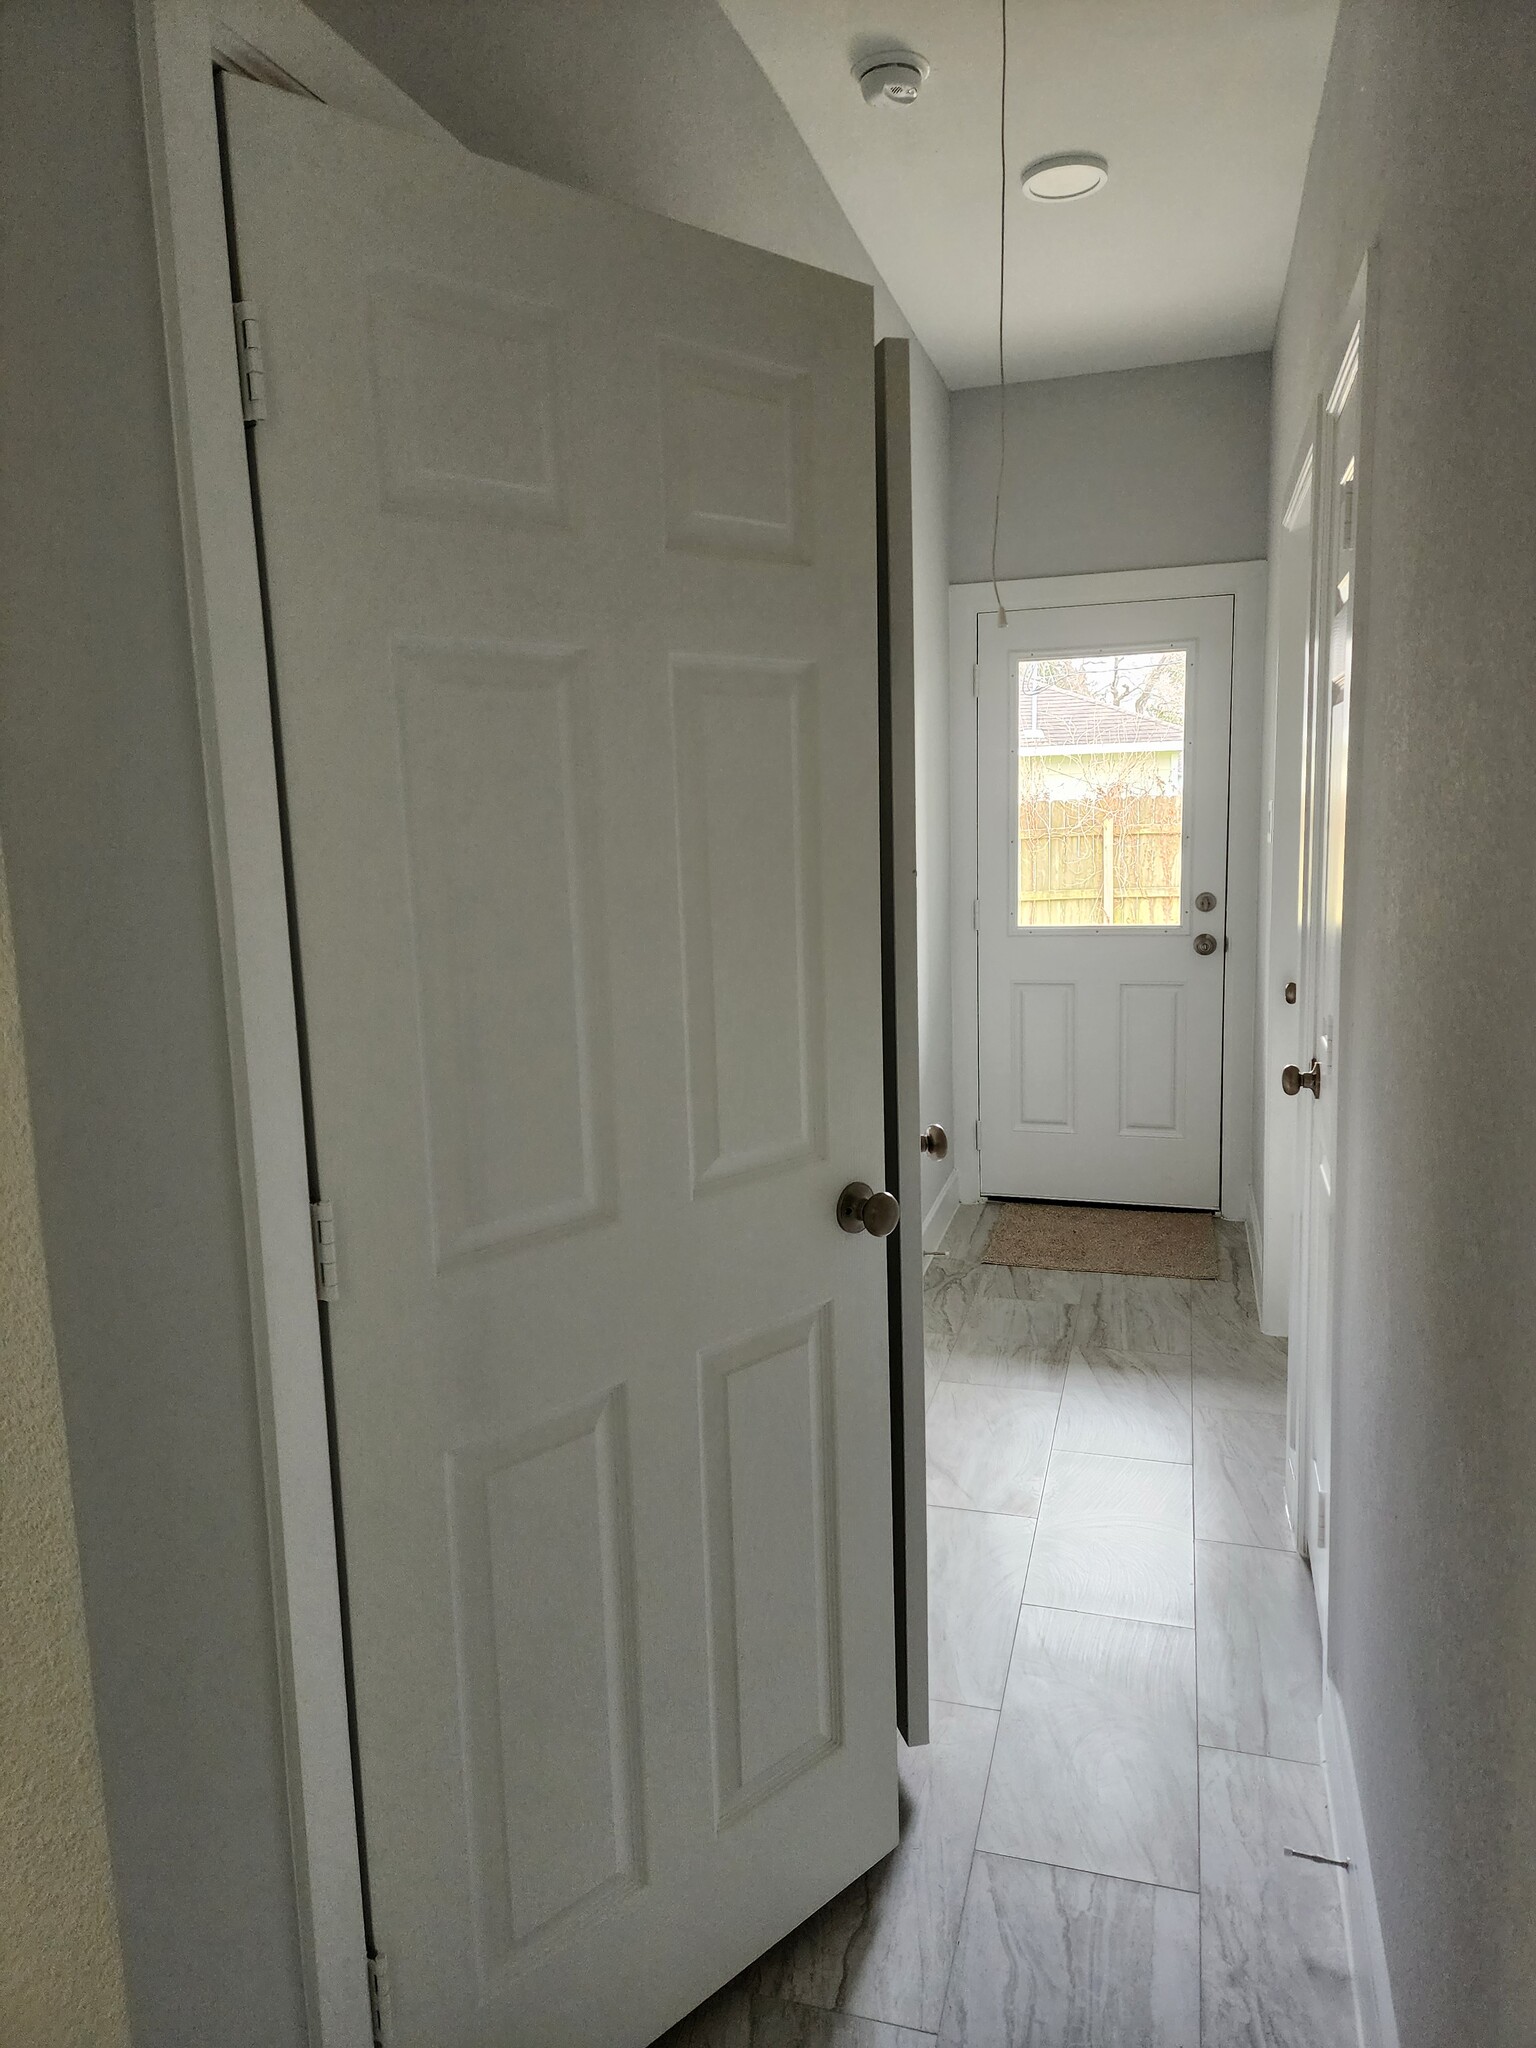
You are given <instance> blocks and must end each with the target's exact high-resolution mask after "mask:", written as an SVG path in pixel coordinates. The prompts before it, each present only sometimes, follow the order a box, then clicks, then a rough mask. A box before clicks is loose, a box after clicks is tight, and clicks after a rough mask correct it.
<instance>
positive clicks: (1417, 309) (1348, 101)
mask: <svg viewBox="0 0 1536 2048" xmlns="http://www.w3.org/2000/svg"><path fill="white" fill-rule="evenodd" d="M1533 112H1536V12H1533V11H1532V9H1531V8H1530V6H1529V4H1528V0H1344V5H1343V8H1342V11H1341V14H1340V19H1339V29H1338V38H1337V42H1336V44H1335V50H1334V57H1333V63H1332V67H1331V69H1330V72H1329V78H1328V86H1327V91H1326V93H1325V96H1324V100H1323V106H1322V111H1321V115H1320V118H1319V122H1318V129H1317V136H1316V141H1315V144H1314V147H1313V152H1312V161H1311V167H1310V170H1309V172H1308V177H1307V186H1306V197H1305V200H1304V203H1303V206H1302V213H1301V222H1300V227H1299V231H1298V234H1297V240H1296V248H1295V254H1294V257H1293V260H1292V265H1291V273H1290V279H1289V282H1288V284H1287V287H1286V295H1285V303H1284V307H1283V310H1282V313H1281V318H1280V326H1279V332H1278V337H1277V340H1276V346H1275V373H1276V381H1275V391H1276V404H1275V453H1276V468H1275V475H1276V479H1277V502H1276V504H1275V506H1274V510H1275V512H1276V513H1277V514H1278V511H1279V505H1278V489H1279V488H1282V487H1283V486H1282V485H1280V483H1279V479H1280V477H1281V474H1282V467H1283V465H1285V464H1288V463H1289V461H1290V460H1291V457H1292V454H1293V452H1294V450H1295V448H1296V446H1297V445H1298V443H1299V441H1300V438H1301V435H1302V432H1303V429H1304V425H1305V420H1306V413H1307V408H1308V406H1309V405H1310V404H1311V403H1312V402H1313V398H1314V395H1315V393H1316V391H1317V389H1318V387H1319V385H1320V383H1321V382H1322V381H1323V379H1324V377H1325V375H1327V374H1328V371H1329V369H1330V367H1331V365H1330V361H1329V357H1330V354H1331V350H1332V347H1333V339H1334V334H1335V327H1336V323H1337V322H1338V321H1339V319H1340V318H1341V316H1342V312H1343V308H1344V305H1345V302H1346V299H1347V297H1348V293H1349V290H1350V287H1351V285H1352V283H1353V281H1354V278H1355V274H1356V271H1357V269H1358V267H1359V264H1360V261H1361V259H1362V257H1363V256H1364V254H1365V252H1366V249H1367V248H1368V247H1369V246H1370V245H1371V244H1372V243H1376V244H1377V246H1378V252H1379V254H1378V260H1377V268H1376V284H1377V286H1378V288H1379V320H1378V323H1377V326H1376V329H1375V332H1374V334H1373V335H1372V336H1371V337H1370V339H1369V341H1368V355H1367V365H1366V370H1367V376H1368V379H1369V384H1368V386H1367V390H1366V412H1365V414H1364V416H1363V424H1364V427H1365V432H1366V436H1367V441H1366V459H1365V463H1364V468H1363V477H1364V498H1363V506H1362V511H1363V524H1362V530H1361V552H1360V565H1359V574H1360V587H1359V597H1360V617H1359V632H1360V648H1359V666H1358V668H1357V677H1358V682H1357V689H1356V696H1355V710H1354V724H1353V728H1352V731H1351V735H1350V761H1351V786H1350V805H1349V825H1348V832H1349V852H1348V875H1347V881H1346V906H1345V919H1346V938H1345V953H1344V992H1343V1006H1342V1017H1341V1035H1340V1052H1341V1060H1342V1071H1341V1074H1340V1079H1339V1089H1340V1116H1341V1134H1340V1161H1339V1177H1340V1183H1341V1186H1340V1200H1341V1205H1342V1215H1341V1253H1342V1267H1341V1295H1340V1302H1339V1326H1338V1365H1337V1386H1336V1398H1335V1417H1334V1450H1333V1461H1334V1462H1333V1515H1334V1558H1333V1578H1332V1622H1331V1641H1330V1645H1329V1662H1330V1666H1331V1670H1332V1674H1333V1677H1334V1680H1335V1682H1336V1683H1337V1685H1338V1687H1339V1691H1340V1695H1341V1698H1342V1700H1343V1704H1344V1708H1345V1711H1346V1714H1347V1716H1348V1720H1349V1726H1350V1732H1351V1736H1352V1743H1353V1749H1354V1753H1355V1760H1356V1765H1357V1770H1358V1774H1359V1778H1360V1789H1361V1794H1362V1799H1363V1805H1364V1813H1365V1821H1366V1829H1367V1834H1368V1837H1369V1843H1370V1851H1371V1858H1372V1863H1373V1866H1374V1874H1375V1879H1376V1889H1377V1895H1378V1899H1379V1904H1380V1909H1381V1917H1382V1923H1383V1931H1384V1935H1385V1941H1386V1951H1387V1958H1388V1963H1389V1967H1390V1971H1391V1977H1392V1987H1393V1992H1394V1997H1395V2002H1396V2007H1397V2015H1398V2021H1399V2026H1400V2029H1401V2034H1402V2041H1403V2048H1469V2044H1471V2043H1473V2042H1476V2043H1477V2044H1479V2048H1517V2044H1519V2048H1528V2044H1529V2043H1530V2042H1531V2041H1533V2040H1536V1939H1533V1932H1532V1930H1533V1928H1536V1849H1533V1844H1536V1364H1533V1346H1536V1339H1533V1334H1532V1333H1533V1331H1536V1250H1533V1245H1536V1117H1533V1113H1532V1109H1531V1018H1532V1015H1533V1013H1536V938H1533V932H1532V895H1531V876H1532V874H1533V873H1536V802H1533V792H1536V688H1533V680H1536V351H1533V349H1532V346H1531V337H1532V333H1533V331H1536V178H1533V177H1532V175H1531V154H1530V151H1531V133H1532V119H1533Z"/></svg>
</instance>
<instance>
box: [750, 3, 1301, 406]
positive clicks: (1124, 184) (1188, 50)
mask: <svg viewBox="0 0 1536 2048" xmlns="http://www.w3.org/2000/svg"><path fill="white" fill-rule="evenodd" d="M720 4H721V6H722V8H723V9H724V11H725V13H726V14H727V15H728V16H729V17H730V19H731V21H732V22H733V23H734V24H735V26H736V28H737V30H738V31H739V33H740V34H741V36H742V37H743V38H744V40H745V41H746V43H747V45H748V47H749V48H750V49H751V51H752V52H753V54H754V55H755V56H756V58H757V60H758V62H759V63H760V64H761V65H762V67H763V70H764V71H765V72H766V73H767V74H768V77H769V78H770V80H771V81H772V82H773V85H774V86H775V88H776V89H777V91H778V93H779V95H780V97H781V98H782V99H783V101H784V104H785V106H786V107H787V108H788V110H789V113H790V116H791V118H792V119H793V121H794V123H795V126H796V127H797V128H798V129H799V130H800V133H801V134H802V135H803V136H804V137H805V140H806V142H807V144H808V145H809V147H810V149H811V152H812V154H813V155H814V157H815V158H816V161H817V163H818V164H819V165H820V166H821V169H822V172H823V175H824V176H825V177H826V179H827V182H828V184H829V185H830V186H831V187H832V190H833V191H834V192H835V193H836V195H837V197H838V199H839V200H840V201H841V203H842V206H843V210H844V211H845V212H846V213H847V215H848V218H849V220H850V221H851V222H852V223H853V225H854V227H855V229H856V230H857V231H858V233H859V235H860V237H861V239H862V240H863V242H864V245H865V247H866V248H867V249H868V251H869V253H870V255H871V256H872V257H873V259H874V261H875V263H876V264H877V266H878V267H879V269H880V272H881V274H882V276H883V277H884V278H885V281H886V283H887V284H888V285H889V286H890V288H891V290H892V292H893V293H894V294H895V297H896V299H897V301H898V303H899V304H900V306H901V308H902V310H903V312H904V313H905V314H906V316H907V318H908V319H909V320H910V321H911V323H912V326H913V329H914V330H915V332H916V334H917V336H918V338H919V340H920V341H921V342H922V343H923V345H924V347H925V348H926V349H927V350H928V353H929V354H930V355H931V356H932V357H933V360H934V362H935V363H936V364H937V365H938V367H939V370H940V372H941V373H942V375H943V376H944V378H945V380H946V381H947V382H948V383H949V384H950V385H951V386H952V387H953V388H955V389H960V388H962V387H964V386H967V385H973V384H985V383H991V382H995V381H996V377H997V232H998V185H999V159H998V75H999V49H1000V30H999V23H1000V7H1001V4H1002V0H945V4H944V5H942V6H938V5H934V4H933V0H926V4H925V0H866V4H860V0H720ZM877 7H878V11H876V9H877ZM1336 12H1337V0H1010V4H1009V9H1008V300H1007V304H1008V313H1007V341H1006V363H1007V375H1008V379H1009V381H1010V382H1012V381H1014V380H1017V379H1024V378H1031V377H1061V376H1072V375H1075V374H1077V373H1080V372H1084V371H1089V370H1117V369H1130V368H1134V367H1136V366H1138V365H1140V364H1145V363H1170V362H1182V361H1186V360H1192V359H1194V358H1197V357H1201V356H1219V355H1239V354H1242V353H1244V352H1246V351H1248V350H1250V349H1263V348H1268V346H1269V345H1270V342H1271V340H1272V338H1273V335H1274V327H1275V315H1276V312H1277V311H1278V309H1279V304H1280V291H1281V287H1282V285H1283V284H1284V282H1285V270H1286V264H1287V262H1288V260H1289V257H1290V250H1291V238H1292V234H1293V232H1294V229H1295V225H1296V213H1297V209H1298V207H1299V205H1300V202H1301V185H1302V178H1303V175H1304V173H1305V170H1306V163H1307V151H1308V148H1309V147H1310V144H1311V140H1312V127H1313V123H1314V121H1315V120H1316V117H1317V107H1318V101H1319V98H1320V96H1321V93H1322V85H1323V75H1324V72H1325V71H1326V69H1327V62H1328V49H1329V44H1330V41H1331V39H1332V35H1333V23H1334V16H1335V14H1336ZM902 44H905V45H907V46H908V47H910V48H913V49H916V50H918V51H919V52H920V53H921V54H922V55H923V56H925V57H927V58H928V60H929V62H930V63H931V64H932V66H933V75H932V77H931V78H930V79H929V80H928V83H927V85H926V86H925V87H924V88H923V93H922V97H921V99H920V100H919V101H918V103H917V105H916V106H913V107H909V108H897V107H890V106H885V105H876V106H873V107H869V106H866V105H865V104H864V101H863V99H862V97H861V96H860V93H859V89H858V86H857V85H856V84H855V83H854V80H853V78H852V76H851V75H850V69H849V67H850V64H851V62H852V60H853V57H854V55H855V54H858V53H865V52H868V51H870V50H873V49H877V48H882V47H892V46H899V45H902ZM1067 149H1085V150H1093V151H1096V152H1097V153H1098V154H1099V155H1101V156H1105V157H1108V159H1109V165H1110V182H1109V185H1108V187H1107V188H1106V189H1105V190H1104V191H1103V192H1101V193H1099V194H1097V195H1096V196H1095V197H1093V198H1091V199H1084V200H1080V201H1077V202H1074V203H1073V204H1070V205H1062V206H1049V205H1041V204H1039V203H1038V202H1037V201H1034V200H1031V199H1028V198H1027V197H1026V196H1025V195H1024V193H1023V192H1022V191H1021V190H1020V187H1019V172H1020V170H1021V169H1022V168H1023V166H1024V164H1025V163H1026V162H1028V161H1029V160H1030V159H1032V158H1034V157H1037V156H1043V155H1045V154H1047V153H1048V152H1054V151H1057V150H1067Z"/></svg>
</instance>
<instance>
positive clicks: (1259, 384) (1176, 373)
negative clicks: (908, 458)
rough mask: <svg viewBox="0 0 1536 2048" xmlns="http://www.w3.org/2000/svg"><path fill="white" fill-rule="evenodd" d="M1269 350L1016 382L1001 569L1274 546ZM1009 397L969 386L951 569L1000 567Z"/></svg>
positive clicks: (1081, 567)
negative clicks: (1000, 455)
mask: <svg viewBox="0 0 1536 2048" xmlns="http://www.w3.org/2000/svg"><path fill="white" fill-rule="evenodd" d="M1269 396H1270V362H1269V357H1268V356H1220V357H1217V358H1216V359H1215V360H1214V361H1211V362H1205V363H1172V364H1169V365H1168V366H1167V367H1165V368H1161V369H1152V370H1115V371H1108V372H1105V373H1104V374H1102V375H1099V376H1094V377H1055V378H1049V379H1046V380H1044V381H1042V382H1040V383H1036V384H1010V385H1009V386H1008V390H1007V405H1008V461H1007V468H1006V470H1005V472H1004V478H1003V503H1002V518H1001V521H1000V523H999V532H998V547H997V573H998V575H999V576H1000V577H1004V576H1078V575H1092V574H1094V573H1096V572H1097V571H1099V570H1108V569H1171V568H1180V567H1183V566H1185V565H1187V564H1191V563H1195V562H1255V561H1258V560H1260V559H1261V558H1262V557H1263V555H1264V554H1265V552H1266V544H1267V541H1268V532H1267V528H1266V516H1267V511H1268V504H1269ZM997 432H998V402H997V392H996V390H995V389H993V390H986V389H982V390H976V391H957V392H956V393H955V395H954V399H953V427H952V437H951V444H950V478H951V483H950V575H951V579H952V580H953V581H954V582H956V583H980V582H982V581H983V580H984V579H985V578H986V577H988V576H990V575H991V573H992V509H993V504H994V501H995V498H996V493H997Z"/></svg>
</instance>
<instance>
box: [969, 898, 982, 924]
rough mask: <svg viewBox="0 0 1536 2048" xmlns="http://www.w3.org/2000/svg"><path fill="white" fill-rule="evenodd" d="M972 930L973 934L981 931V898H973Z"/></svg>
mask: <svg viewBox="0 0 1536 2048" xmlns="http://www.w3.org/2000/svg"><path fill="white" fill-rule="evenodd" d="M971 930H972V931H973V932H979V931H980V930H981V898H980V897H979V896H973V897H972V898H971Z"/></svg>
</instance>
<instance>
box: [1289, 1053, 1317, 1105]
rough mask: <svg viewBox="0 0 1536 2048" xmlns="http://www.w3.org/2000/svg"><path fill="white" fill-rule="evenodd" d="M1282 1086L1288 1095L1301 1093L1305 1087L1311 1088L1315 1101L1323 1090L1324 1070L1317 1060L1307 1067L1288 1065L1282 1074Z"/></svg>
mask: <svg viewBox="0 0 1536 2048" xmlns="http://www.w3.org/2000/svg"><path fill="white" fill-rule="evenodd" d="M1280 1086H1281V1087H1282V1088H1283V1089H1284V1090H1285V1092H1286V1094H1287V1095H1299V1094H1300V1093H1301V1091H1302V1089H1303V1088H1309V1089H1310V1090H1311V1091H1312V1097H1313V1100H1314V1101H1315V1100H1316V1099H1317V1097H1318V1096H1319V1095H1321V1094H1322V1092H1323V1070H1322V1068H1321V1067H1320V1066H1319V1065H1318V1064H1317V1061H1316V1060H1314V1061H1313V1062H1312V1064H1311V1066H1310V1067H1307V1068H1305V1069H1303V1068H1301V1067H1287V1068H1286V1069H1285V1071H1284V1073H1283V1074H1282V1075H1281V1076H1280Z"/></svg>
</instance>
